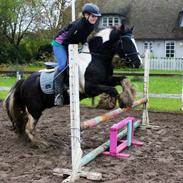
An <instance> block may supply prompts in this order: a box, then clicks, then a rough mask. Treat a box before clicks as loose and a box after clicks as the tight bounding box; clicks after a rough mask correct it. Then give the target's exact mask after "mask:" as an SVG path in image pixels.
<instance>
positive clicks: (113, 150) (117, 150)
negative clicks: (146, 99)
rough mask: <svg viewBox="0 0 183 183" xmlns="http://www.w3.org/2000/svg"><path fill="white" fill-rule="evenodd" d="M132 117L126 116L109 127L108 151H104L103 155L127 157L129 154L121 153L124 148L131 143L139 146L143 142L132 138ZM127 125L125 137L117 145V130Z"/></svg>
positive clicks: (133, 120) (133, 119)
mask: <svg viewBox="0 0 183 183" xmlns="http://www.w3.org/2000/svg"><path fill="white" fill-rule="evenodd" d="M134 122H135V118H134V117H128V118H125V119H123V120H121V121H120V122H119V123H117V124H114V125H113V126H112V127H111V128H110V148H109V152H104V153H103V154H104V155H109V156H114V157H119V158H128V157H129V156H130V154H126V153H121V151H123V150H124V149H126V148H127V147H129V146H131V145H132V144H134V145H138V146H141V145H143V142H140V141H136V140H135V139H134ZM125 126H127V139H126V140H122V141H120V142H121V144H120V145H118V138H117V134H118V130H119V129H121V128H124V127H125Z"/></svg>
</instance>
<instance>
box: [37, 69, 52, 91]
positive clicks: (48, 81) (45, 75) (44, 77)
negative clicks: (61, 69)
mask: <svg viewBox="0 0 183 183" xmlns="http://www.w3.org/2000/svg"><path fill="white" fill-rule="evenodd" d="M54 74H55V72H54V71H53V72H45V71H42V72H41V76H40V86H41V90H42V92H43V93H45V94H54V86H53V80H54Z"/></svg>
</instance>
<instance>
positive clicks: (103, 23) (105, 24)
mask: <svg viewBox="0 0 183 183" xmlns="http://www.w3.org/2000/svg"><path fill="white" fill-rule="evenodd" d="M102 25H103V26H104V27H107V17H103V18H102Z"/></svg>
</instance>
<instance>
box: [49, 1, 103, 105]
mask: <svg viewBox="0 0 183 183" xmlns="http://www.w3.org/2000/svg"><path fill="white" fill-rule="evenodd" d="M82 15H83V16H82V18H79V19H77V20H75V21H74V22H72V23H71V24H69V25H68V26H67V27H65V28H63V30H61V31H60V32H59V33H58V34H57V35H56V36H55V38H54V40H53V41H52V46H53V51H54V56H55V57H56V60H57V62H58V68H57V71H56V73H55V79H54V86H55V101H54V104H55V105H59V106H62V105H63V102H64V101H63V81H64V76H63V74H62V71H63V69H64V68H65V66H66V64H67V57H68V45H69V44H79V43H81V44H84V43H85V42H86V41H87V37H88V36H89V35H90V33H91V32H92V31H93V30H94V24H95V23H96V21H97V18H98V17H99V16H101V14H100V10H99V8H98V6H97V5H95V4H93V3H86V4H85V5H84V6H83V8H82Z"/></svg>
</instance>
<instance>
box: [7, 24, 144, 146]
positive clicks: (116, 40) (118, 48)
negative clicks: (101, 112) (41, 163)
mask: <svg viewBox="0 0 183 183" xmlns="http://www.w3.org/2000/svg"><path fill="white" fill-rule="evenodd" d="M132 31H133V29H130V28H126V27H125V26H124V25H121V26H120V27H113V28H110V29H104V30H101V31H99V32H98V33H97V34H96V35H95V36H94V37H93V38H91V39H90V40H89V42H88V46H84V47H83V49H82V50H81V53H80V54H79V63H78V65H79V85H80V100H82V99H83V98H86V97H94V96H97V95H99V94H101V93H107V94H109V95H110V96H111V97H114V98H117V99H118V100H119V105H120V107H124V103H123V102H122V101H120V97H119V94H118V92H117V90H116V88H115V86H116V85H122V83H123V81H126V77H114V76H113V65H112V59H113V57H114V55H115V54H118V55H119V56H120V57H121V58H125V60H126V62H128V63H129V64H130V65H131V66H132V67H134V68H139V67H140V65H141V58H140V56H139V53H138V50H137V46H136V43H135V40H134V38H133V35H132ZM41 74H42V72H34V73H32V74H31V75H30V76H29V77H28V78H27V79H25V80H23V79H21V80H19V81H17V82H16V84H15V85H14V86H13V87H12V88H11V90H10V91H9V93H8V95H7V97H6V99H5V100H4V106H5V108H6V111H7V114H8V116H9V118H10V120H11V122H12V125H13V128H14V130H15V131H16V133H18V134H19V137H21V138H22V139H26V140H28V141H30V142H31V143H32V144H34V145H39V144H40V143H41V144H43V145H46V143H45V142H44V141H40V140H38V139H37V138H36V137H35V136H34V134H33V132H34V129H35V127H36V124H37V122H38V120H39V118H40V116H41V115H42V112H43V110H45V109H46V108H51V107H53V106H54V93H50V94H45V93H44V92H43V91H42V89H41V87H40V84H41V83H40V77H41ZM123 86H125V85H123ZM63 95H64V105H67V104H69V102H70V101H69V92H68V90H64V94H63ZM129 95H130V91H129Z"/></svg>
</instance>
